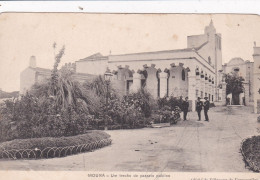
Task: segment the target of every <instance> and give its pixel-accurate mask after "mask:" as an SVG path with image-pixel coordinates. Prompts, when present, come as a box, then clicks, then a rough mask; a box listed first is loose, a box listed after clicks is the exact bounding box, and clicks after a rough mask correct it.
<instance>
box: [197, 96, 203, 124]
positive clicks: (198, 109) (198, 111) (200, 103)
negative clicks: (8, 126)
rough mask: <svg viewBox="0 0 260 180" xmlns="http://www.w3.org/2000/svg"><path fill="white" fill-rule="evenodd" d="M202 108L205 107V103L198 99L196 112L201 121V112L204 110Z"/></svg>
mask: <svg viewBox="0 0 260 180" xmlns="http://www.w3.org/2000/svg"><path fill="white" fill-rule="evenodd" d="M202 106H203V103H202V102H201V101H200V97H198V101H197V104H196V111H197V113H198V117H199V120H198V121H200V120H201V115H200V112H201V110H202Z"/></svg>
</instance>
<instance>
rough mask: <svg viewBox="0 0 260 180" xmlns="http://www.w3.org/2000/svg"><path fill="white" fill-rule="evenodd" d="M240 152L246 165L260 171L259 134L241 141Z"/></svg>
mask: <svg viewBox="0 0 260 180" xmlns="http://www.w3.org/2000/svg"><path fill="white" fill-rule="evenodd" d="M241 153H242V155H243V158H244V161H245V163H246V165H248V166H249V168H250V169H251V170H252V171H254V172H260V136H253V137H251V138H247V139H245V140H244V141H243V142H242V145H241Z"/></svg>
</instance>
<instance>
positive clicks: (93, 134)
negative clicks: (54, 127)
mask: <svg viewBox="0 0 260 180" xmlns="http://www.w3.org/2000/svg"><path fill="white" fill-rule="evenodd" d="M109 137H110V135H108V134H107V133H105V132H103V131H88V132H86V134H81V135H77V136H70V137H59V138H54V137H44V138H31V139H15V140H12V141H7V142H3V143H1V144H0V151H1V150H12V149H35V148H38V149H40V150H43V149H44V148H47V147H66V146H75V145H81V144H87V143H91V142H95V141H99V140H102V139H107V138H109Z"/></svg>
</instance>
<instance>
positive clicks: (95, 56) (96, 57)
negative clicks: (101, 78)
mask: <svg viewBox="0 0 260 180" xmlns="http://www.w3.org/2000/svg"><path fill="white" fill-rule="evenodd" d="M107 59H108V56H103V55H102V54H101V53H96V54H93V55H91V56H88V57H86V58H84V59H80V60H78V61H76V62H81V61H97V60H107Z"/></svg>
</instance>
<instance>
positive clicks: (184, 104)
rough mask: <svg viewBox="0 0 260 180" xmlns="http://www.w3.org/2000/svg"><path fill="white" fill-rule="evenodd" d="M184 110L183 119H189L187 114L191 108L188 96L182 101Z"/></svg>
mask: <svg viewBox="0 0 260 180" xmlns="http://www.w3.org/2000/svg"><path fill="white" fill-rule="evenodd" d="M182 110H183V120H184V121H186V120H187V114H188V110H189V101H188V97H186V98H185V101H183V102H182Z"/></svg>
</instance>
